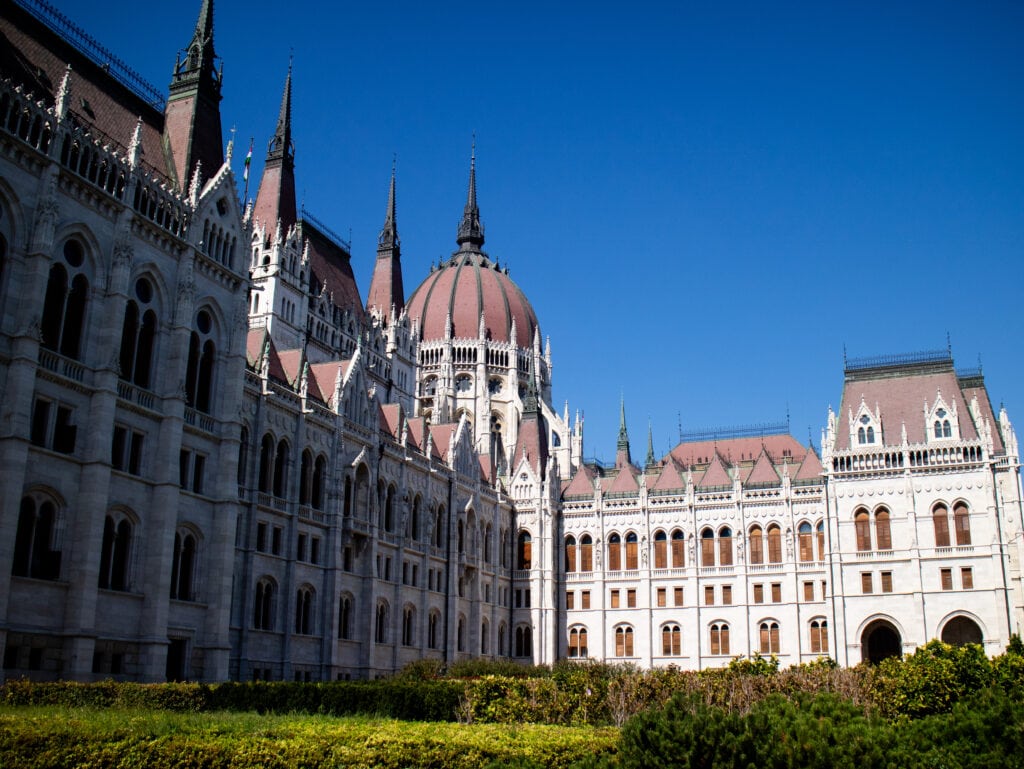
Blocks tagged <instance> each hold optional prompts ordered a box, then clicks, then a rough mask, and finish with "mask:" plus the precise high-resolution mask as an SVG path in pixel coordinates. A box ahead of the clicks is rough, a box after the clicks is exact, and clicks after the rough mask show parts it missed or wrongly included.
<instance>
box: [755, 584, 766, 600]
mask: <svg viewBox="0 0 1024 769" xmlns="http://www.w3.org/2000/svg"><path fill="white" fill-rule="evenodd" d="M754 603H764V585H754Z"/></svg>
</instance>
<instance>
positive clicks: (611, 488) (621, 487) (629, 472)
mask: <svg viewBox="0 0 1024 769" xmlns="http://www.w3.org/2000/svg"><path fill="white" fill-rule="evenodd" d="M638 475H640V471H639V470H637V469H636V468H635V467H633V465H625V466H624V467H621V468H619V472H618V473H616V475H615V477H614V478H612V479H611V482H610V483H609V482H607V480H606V482H605V483H602V484H601V488H602V489H603V490H604V492H605V493H606V494H630V493H634V494H635V493H636V492H638V491H639V490H640V484H639V483H638V482H637V479H636V478H637V476H638Z"/></svg>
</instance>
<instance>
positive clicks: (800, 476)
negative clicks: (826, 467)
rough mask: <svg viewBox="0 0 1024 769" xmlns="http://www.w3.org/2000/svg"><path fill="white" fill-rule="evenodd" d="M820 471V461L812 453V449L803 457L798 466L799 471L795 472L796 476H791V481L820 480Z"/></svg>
mask: <svg viewBox="0 0 1024 769" xmlns="http://www.w3.org/2000/svg"><path fill="white" fill-rule="evenodd" d="M821 469H822V468H821V460H820V459H818V455H817V454H815V453H814V449H809V450H808V451H807V456H805V457H804V461H803V463H802V464H801V465H800V469H799V470H797V473H796V475H795V476H793V480H795V481H809V480H820V479H821Z"/></svg>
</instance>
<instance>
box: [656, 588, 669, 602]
mask: <svg viewBox="0 0 1024 769" xmlns="http://www.w3.org/2000/svg"><path fill="white" fill-rule="evenodd" d="M666 604H668V590H667V589H666V588H663V587H659V588H658V606H665V605H666Z"/></svg>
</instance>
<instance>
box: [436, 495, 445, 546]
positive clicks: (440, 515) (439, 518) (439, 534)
mask: <svg viewBox="0 0 1024 769" xmlns="http://www.w3.org/2000/svg"><path fill="white" fill-rule="evenodd" d="M434 547H444V505H438V507H437V512H436V513H435V514H434Z"/></svg>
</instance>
